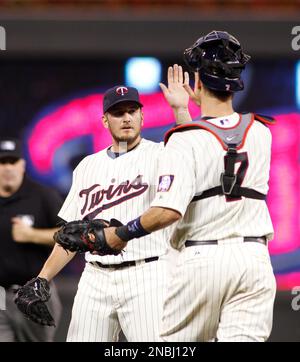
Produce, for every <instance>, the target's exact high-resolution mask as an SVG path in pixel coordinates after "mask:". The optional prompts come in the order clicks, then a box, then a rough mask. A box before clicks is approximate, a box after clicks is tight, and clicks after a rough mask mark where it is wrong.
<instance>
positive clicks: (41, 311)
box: [15, 219, 123, 327]
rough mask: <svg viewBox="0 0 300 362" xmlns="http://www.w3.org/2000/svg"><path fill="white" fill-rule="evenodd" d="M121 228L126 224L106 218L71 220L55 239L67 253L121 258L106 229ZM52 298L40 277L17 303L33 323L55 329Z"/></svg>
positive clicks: (22, 292) (21, 293)
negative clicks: (51, 312)
mask: <svg viewBox="0 0 300 362" xmlns="http://www.w3.org/2000/svg"><path fill="white" fill-rule="evenodd" d="M121 225H123V224H122V223H121V222H120V221H118V220H116V219H111V220H110V222H108V221H107V220H103V219H94V220H91V221H88V220H77V221H71V222H68V223H64V225H63V226H61V228H60V229H59V230H58V231H57V232H56V233H55V234H54V240H55V241H56V243H57V244H58V245H60V246H61V247H62V248H63V249H65V250H66V251H67V252H68V251H70V252H72V253H75V252H79V253H85V252H88V251H89V252H91V253H95V254H99V255H118V254H120V253H121V251H120V250H114V249H112V248H111V247H110V246H108V244H107V243H106V239H105V234H104V232H103V229H104V228H106V227H109V226H121ZM73 255H74V254H73ZM73 255H71V256H72V257H73ZM49 299H50V287H49V283H48V281H47V279H45V278H41V277H36V278H33V279H31V280H30V281H29V282H27V283H26V284H25V285H24V286H23V287H21V288H19V289H18V290H17V294H16V298H15V303H16V305H17V306H18V308H19V310H20V311H21V312H22V313H24V314H25V316H26V317H27V318H28V319H30V320H31V321H33V322H35V323H38V324H41V325H46V326H54V327H55V321H54V319H53V317H52V315H51V314H50V312H49V310H48V308H47V305H46V302H47V301H48V300H49Z"/></svg>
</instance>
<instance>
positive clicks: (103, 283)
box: [67, 258, 167, 342]
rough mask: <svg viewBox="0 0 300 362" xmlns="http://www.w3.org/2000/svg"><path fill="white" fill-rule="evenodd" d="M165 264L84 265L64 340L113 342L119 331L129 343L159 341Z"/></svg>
mask: <svg viewBox="0 0 300 362" xmlns="http://www.w3.org/2000/svg"><path fill="white" fill-rule="evenodd" d="M166 275H167V273H166V260H164V258H162V259H161V260H159V261H156V262H151V263H144V264H141V265H138V266H136V267H127V268H124V269H119V270H115V269H103V268H98V267H94V266H93V265H91V264H86V267H85V270H84V272H83V274H82V277H81V280H80V283H79V286H78V291H77V294H76V297H75V301H74V306H73V310H72V320H71V324H70V327H69V332H68V337H67V340H68V341H70V342H74V341H83V342H84V341H89V342H97V341H98V342H99V341H101V342H115V341H117V340H118V335H119V332H120V329H121V328H122V331H123V333H124V335H125V336H126V338H127V340H128V341H131V342H146V341H153V342H155V341H159V340H160V338H159V323H160V320H161V315H162V305H163V299H164V290H165V288H164V286H165V279H166Z"/></svg>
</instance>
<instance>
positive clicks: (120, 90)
mask: <svg viewBox="0 0 300 362" xmlns="http://www.w3.org/2000/svg"><path fill="white" fill-rule="evenodd" d="M116 93H117V94H119V95H121V96H124V95H125V94H126V93H128V88H126V87H118V88H117V89H116Z"/></svg>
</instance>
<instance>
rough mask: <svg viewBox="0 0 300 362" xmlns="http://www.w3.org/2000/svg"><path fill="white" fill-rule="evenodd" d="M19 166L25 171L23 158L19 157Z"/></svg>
mask: <svg viewBox="0 0 300 362" xmlns="http://www.w3.org/2000/svg"><path fill="white" fill-rule="evenodd" d="M20 167H21V169H22V172H23V173H25V170H26V161H25V160H24V158H21V159H20Z"/></svg>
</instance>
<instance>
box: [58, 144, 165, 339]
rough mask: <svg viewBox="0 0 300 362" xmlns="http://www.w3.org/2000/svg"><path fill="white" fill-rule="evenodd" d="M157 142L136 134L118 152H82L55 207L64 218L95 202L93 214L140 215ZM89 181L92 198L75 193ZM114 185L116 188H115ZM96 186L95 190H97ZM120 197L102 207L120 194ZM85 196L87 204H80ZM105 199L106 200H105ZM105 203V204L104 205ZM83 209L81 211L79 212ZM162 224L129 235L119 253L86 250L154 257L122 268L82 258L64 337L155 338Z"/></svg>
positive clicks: (151, 193) (151, 189) (153, 178)
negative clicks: (136, 140) (130, 145)
mask: <svg viewBox="0 0 300 362" xmlns="http://www.w3.org/2000/svg"><path fill="white" fill-rule="evenodd" d="M162 149H163V145H162V144H157V143H154V142H151V141H148V140H142V141H141V143H140V144H139V146H138V147H136V148H135V149H134V150H132V151H130V152H128V153H127V154H124V155H122V156H120V157H118V158H115V159H112V158H110V157H109V156H108V154H107V151H106V150H103V151H100V152H99V153H97V154H94V155H91V156H88V157H86V158H85V159H84V160H83V161H82V162H81V163H80V164H79V165H78V167H77V168H76V170H75V171H74V173H73V184H72V187H71V190H70V192H69V194H68V196H67V198H66V200H65V203H64V205H63V207H62V209H61V211H60V212H59V216H60V217H61V218H63V219H64V220H66V221H72V220H75V219H82V218H83V217H85V216H86V215H88V214H89V213H91V212H94V211H95V210H97V209H99V207H104V209H103V211H101V212H100V213H99V214H97V215H96V216H95V217H96V218H102V219H106V220H110V219H111V218H116V219H118V220H120V221H121V222H123V223H124V224H125V223H127V222H128V221H130V220H132V219H134V218H136V217H138V216H140V215H141V214H142V213H143V212H144V211H145V210H146V209H148V208H149V206H150V203H151V201H152V200H153V199H154V197H155V193H156V189H157V185H156V182H157V171H158V159H159V156H160V153H161V150H162ZM139 175H140V176H141V177H142V182H143V184H145V185H147V187H145V188H144V189H143V186H141V187H139V186H137V188H130V187H128V185H127V188H125V189H124V188H122V187H121V189H120V188H119V189H117V191H116V192H115V194H112V192H110V193H109V192H108V191H107V190H112V187H114V189H115V190H116V187H118V186H120V185H124V183H126V182H127V181H129V182H132V181H133V180H135V179H136V178H137V176H139ZM93 185H98V186H96V187H95V189H94V190H95V192H94V193H95V195H94V196H93V197H94V199H93V200H96V198H97V197H98V199H99V200H100V198H101V192H102V191H101V190H106V193H105V194H104V197H103V198H102V200H100V202H96V203H95V205H93V204H92V202H91V201H92V198H91V197H90V196H89V198H88V199H86V196H83V197H82V196H80V192H81V191H82V190H86V189H89V188H90V187H91V186H93ZM118 190H121V191H120V192H119V191H118ZM139 190H142V191H143V190H144V192H142V193H140V194H139V195H138V196H135V197H132V198H129V197H128V196H129V195H131V194H132V193H133V192H137V191H139ZM97 192H98V195H97ZM122 197H128V198H127V200H126V201H124V202H122V203H118V204H116V205H114V206H111V207H107V205H108V204H111V203H112V202H116V201H117V202H118V200H120V198H122ZM86 200H88V202H87V205H85V202H86ZM105 205H106V206H105ZM105 207H107V208H105ZM81 210H84V212H81ZM167 237H168V230H163V231H160V232H156V233H154V234H151V235H148V236H145V237H142V238H140V239H134V240H132V241H130V242H129V243H128V245H127V247H126V249H125V251H124V252H123V254H122V255H118V256H113V255H112V256H99V255H91V254H90V253H86V256H85V257H86V260H87V261H88V262H89V261H99V262H101V263H102V264H118V263H121V262H123V261H126V260H137V261H139V260H143V259H145V258H149V257H152V256H160V259H159V261H153V262H150V263H144V264H141V265H138V266H135V267H134V266H131V267H127V268H122V269H104V268H99V267H97V266H93V265H91V264H89V263H87V264H86V267H85V270H84V272H83V274H82V277H81V279H80V283H79V286H78V291H77V294H76V297H75V300H74V305H73V311H72V319H71V323H70V327H69V332H68V337H67V340H68V341H91V342H93V341H98V342H99V341H101V342H109V341H117V340H118V335H119V332H120V329H122V331H123V333H124V335H125V336H126V338H127V340H128V341H159V323H160V320H161V313H162V305H163V297H164V292H165V291H164V284H165V278H166V273H167V272H166V265H165V264H166V261H165V260H164V258H165V254H166V251H167V242H166V240H167Z"/></svg>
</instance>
